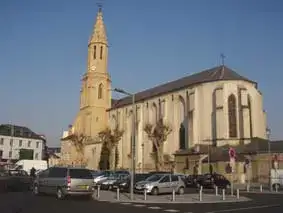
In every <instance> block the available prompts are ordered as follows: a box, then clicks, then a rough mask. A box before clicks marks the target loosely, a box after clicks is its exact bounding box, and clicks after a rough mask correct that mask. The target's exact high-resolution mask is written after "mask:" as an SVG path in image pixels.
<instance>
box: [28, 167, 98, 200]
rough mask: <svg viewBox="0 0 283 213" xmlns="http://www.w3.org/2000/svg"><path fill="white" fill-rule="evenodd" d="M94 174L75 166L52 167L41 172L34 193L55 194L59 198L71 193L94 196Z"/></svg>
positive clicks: (34, 186) (35, 183) (35, 182)
mask: <svg viewBox="0 0 283 213" xmlns="http://www.w3.org/2000/svg"><path fill="white" fill-rule="evenodd" d="M93 192H94V182H93V176H92V174H91V172H90V170H88V169H84V168H73V167H51V168H49V169H47V170H44V171H42V172H40V173H39V174H38V175H37V177H36V179H35V181H34V185H33V193H34V194H35V195H39V194H41V193H45V194H54V195H56V196H57V198H58V199H64V198H65V197H66V196H69V195H79V196H87V197H89V198H91V197H92V195H93Z"/></svg>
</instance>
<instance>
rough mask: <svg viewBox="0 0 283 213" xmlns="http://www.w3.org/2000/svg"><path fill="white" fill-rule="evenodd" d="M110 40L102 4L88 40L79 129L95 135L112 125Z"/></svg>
mask: <svg viewBox="0 0 283 213" xmlns="http://www.w3.org/2000/svg"><path fill="white" fill-rule="evenodd" d="M107 64H108V41H107V35H106V29H105V25H104V21H103V13H102V8H101V7H99V10H98V13H97V17H96V22H95V25H94V28H93V33H92V35H91V37H90V39H89V42H88V59H87V70H86V72H85V74H84V75H83V78H82V87H81V94H80V112H79V116H78V123H79V129H80V131H79V132H81V133H83V134H85V135H86V136H91V137H92V138H93V137H95V136H96V135H97V134H98V133H99V132H100V131H101V130H103V129H104V128H105V127H106V126H107V124H108V116H107V111H106V110H107V109H109V108H110V107H111V81H110V76H109V74H108V70H107Z"/></svg>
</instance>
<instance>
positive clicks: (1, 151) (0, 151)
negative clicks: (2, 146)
mask: <svg viewBox="0 0 283 213" xmlns="http://www.w3.org/2000/svg"><path fill="white" fill-rule="evenodd" d="M2 157H3V150H0V158H2Z"/></svg>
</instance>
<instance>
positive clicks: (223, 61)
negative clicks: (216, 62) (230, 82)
mask: <svg viewBox="0 0 283 213" xmlns="http://www.w3.org/2000/svg"><path fill="white" fill-rule="evenodd" d="M220 58H221V63H222V66H224V65H225V58H226V56H225V55H224V54H223V53H221V54H220Z"/></svg>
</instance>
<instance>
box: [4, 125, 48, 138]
mask: <svg viewBox="0 0 283 213" xmlns="http://www.w3.org/2000/svg"><path fill="white" fill-rule="evenodd" d="M1 135H3V136H13V137H20V138H30V139H38V140H44V138H42V137H41V136H40V135H38V134H36V133H34V132H33V131H31V130H30V129H29V128H27V127H25V126H16V125H11V124H1V125H0V136H1Z"/></svg>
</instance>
